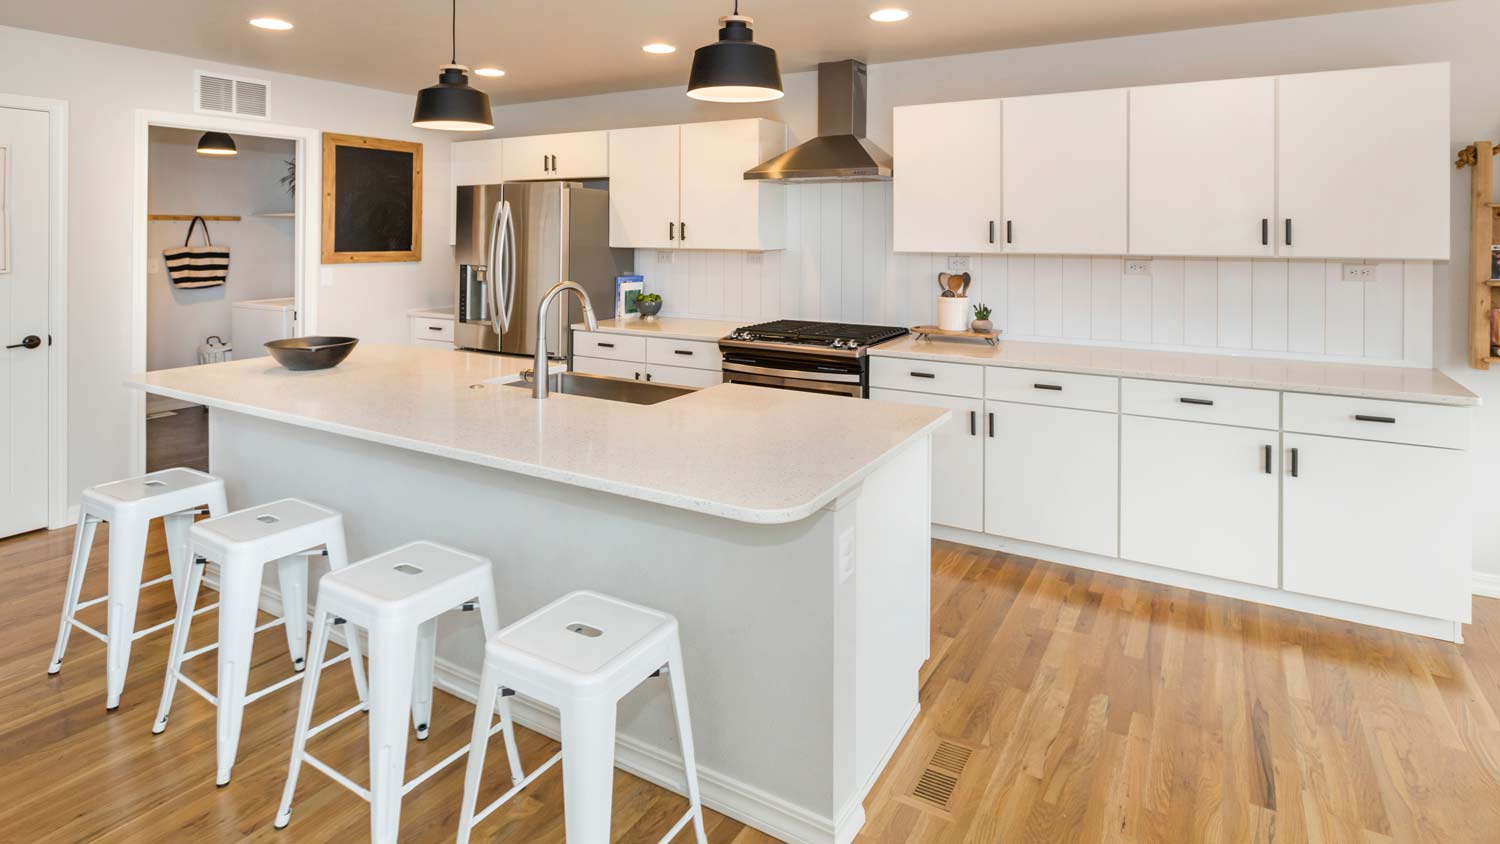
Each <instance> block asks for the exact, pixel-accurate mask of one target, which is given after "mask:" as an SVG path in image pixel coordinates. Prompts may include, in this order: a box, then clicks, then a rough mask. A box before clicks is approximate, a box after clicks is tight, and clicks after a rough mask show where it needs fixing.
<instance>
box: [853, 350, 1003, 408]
mask: <svg viewBox="0 0 1500 844" xmlns="http://www.w3.org/2000/svg"><path fill="white" fill-rule="evenodd" d="M870 386H871V387H881V388H884V389H887V390H911V391H913V392H917V393H940V394H942V395H945V396H969V397H971V398H976V399H977V398H980V397H981V396H983V395H984V367H982V366H975V365H973V364H966V363H937V362H935V361H929V360H907V359H905V358H872V359H871V360H870Z"/></svg>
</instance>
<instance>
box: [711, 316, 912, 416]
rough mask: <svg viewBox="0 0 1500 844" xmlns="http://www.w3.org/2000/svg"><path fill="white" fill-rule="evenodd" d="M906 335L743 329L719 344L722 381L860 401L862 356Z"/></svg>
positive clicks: (807, 325) (884, 329) (864, 379)
mask: <svg viewBox="0 0 1500 844" xmlns="http://www.w3.org/2000/svg"><path fill="white" fill-rule="evenodd" d="M906 333H907V330H906V329H905V328H895V327H890V326H881V325H855V324H852V323H840V322H808V321H806V320H796V319H781V320H776V321H775V322H763V323H760V324H759V325H747V326H745V327H744V328H739V329H736V330H734V331H732V332H730V334H729V336H728V337H725V338H724V339H722V340H720V341H719V351H720V352H721V353H722V354H723V356H724V381H725V382H726V383H731V384H754V385H756V386H761V387H777V388H780V389H783V390H799V391H802V392H810V393H831V394H835V395H841V396H852V397H854V398H864V397H866V396H867V395H869V389H870V372H869V362H868V360H867V358H866V352H867V351H868V350H869V348H870V347H871V346H874V345H876V344H877V343H884V342H885V341H887V340H893V339H895V338H897V337H900V336H902V335H904V334H906Z"/></svg>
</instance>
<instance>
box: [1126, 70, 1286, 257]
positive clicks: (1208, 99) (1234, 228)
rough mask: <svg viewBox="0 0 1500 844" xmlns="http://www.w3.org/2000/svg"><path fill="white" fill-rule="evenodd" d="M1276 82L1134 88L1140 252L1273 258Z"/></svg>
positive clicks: (1133, 248) (1133, 225) (1134, 211)
mask: <svg viewBox="0 0 1500 844" xmlns="http://www.w3.org/2000/svg"><path fill="white" fill-rule="evenodd" d="M1275 186H1276V79H1275V78H1274V77H1263V78H1259V79H1230V80H1225V81H1221V82H1190V83H1187V84H1183V85H1156V86H1153V87H1149V88H1132V89H1131V90H1130V246H1129V251H1130V252H1131V254H1135V255H1244V256H1251V257H1254V256H1269V255H1273V254H1275V246H1274V245H1273V244H1272V242H1271V238H1272V234H1273V233H1272V231H1271V228H1272V226H1273V225H1274V224H1275V217H1276V194H1275Z"/></svg>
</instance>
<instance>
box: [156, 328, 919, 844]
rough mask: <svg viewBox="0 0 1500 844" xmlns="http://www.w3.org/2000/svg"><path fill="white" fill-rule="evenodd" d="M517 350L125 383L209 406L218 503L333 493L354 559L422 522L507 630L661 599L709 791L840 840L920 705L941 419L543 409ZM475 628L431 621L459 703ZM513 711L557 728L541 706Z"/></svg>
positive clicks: (751, 395)
mask: <svg viewBox="0 0 1500 844" xmlns="http://www.w3.org/2000/svg"><path fill="white" fill-rule="evenodd" d="M527 365H528V362H527V361H522V360H518V359H514V358H500V357H495V356H490V355H481V354H473V353H467V352H449V351H443V350H439V349H428V348H413V347H401V346H378V345H362V346H360V347H359V348H357V349H356V350H355V351H354V353H353V354H352V355H351V356H350V358H349V359H348V360H347V361H345V362H344V363H343V364H342V365H341V366H339V367H338V368H336V369H332V370H325V371H321V372H290V371H287V370H285V369H282V368H281V367H279V366H277V365H276V364H275V363H274V361H271V360H270V359H268V358H256V359H250V360H243V361H234V362H230V363H223V364H214V365H209V366H198V367H189V368H184V369H177V370H165V371H159V372H152V373H148V374H145V375H140V376H136V377H134V378H132V379H131V380H130V383H131V385H132V386H135V387H138V388H141V389H144V390H146V391H148V392H151V393H155V394H159V395H164V396H170V397H174V398H180V399H184V400H187V401H193V402H196V403H199V404H203V405H206V406H208V407H209V408H210V409H211V414H210V429H209V431H210V433H209V437H210V467H211V470H212V471H213V472H214V473H215V474H216V475H219V476H221V477H222V478H223V479H224V481H225V484H226V486H227V489H228V492H229V495H230V504H231V506H232V507H243V506H249V505H251V504H254V503H258V502H263V501H267V500H271V499H275V498H280V497H286V496H295V497H301V498H306V499H309V500H312V501H316V502H319V503H322V504H325V505H327V506H330V507H334V508H336V509H338V510H340V511H342V512H343V513H344V516H345V525H346V529H347V531H348V534H349V536H348V539H349V545H350V550H351V553H352V554H353V555H354V556H355V558H360V557H363V556H367V555H370V554H373V553H376V552H378V551H381V550H384V549H387V548H390V547H393V546H396V545H399V544H401V543H404V542H409V541H412V540H416V539H430V540H435V541H439V542H445V543H448V544H451V545H454V546H457V547H460V548H464V549H467V550H471V551H474V552H476V553H480V554H484V555H486V556H488V557H489V558H490V559H491V560H493V561H494V563H495V568H496V581H497V584H498V591H499V594H498V596H497V597H498V602H499V607H500V610H501V615H502V622H509V621H513V620H515V619H518V618H520V617H521V616H522V615H524V614H526V613H527V612H529V611H531V610H532V609H534V608H536V607H539V606H541V605H543V604H545V603H546V602H548V601H550V600H552V599H554V598H556V597H558V596H559V595H562V594H564V593H566V592H569V591H572V590H574V589H584V588H588V589H597V590H599V591H602V592H606V593H611V594H615V595H618V596H620V597H622V598H625V599H627V600H631V601H637V602H640V603H642V604H645V605H647V606H652V607H657V608H659V609H662V610H665V611H667V612H671V613H673V614H674V615H676V616H677V618H678V620H679V621H680V623H681V630H682V638H683V651H684V659H685V663H686V674H687V682H688V687H689V694H690V700H691V705H692V718H693V727H694V733H695V742H696V744H697V751H698V762H699V775H700V779H701V783H702V790H703V797H704V802H705V804H706V805H708V806H710V807H712V808H714V809H717V810H719V811H721V812H724V813H725V814H728V815H730V816H732V817H735V818H737V819H739V820H742V821H744V822H746V823H749V824H750V825H752V826H755V827H757V828H760V829H762V830H764V831H766V832H768V833H770V834H771V835H774V836H776V837H778V838H781V839H783V840H786V841H795V842H819V844H823V843H824V842H828V843H829V844H832V843H833V842H838V844H843V842H848V841H850V840H852V839H853V837H854V834H855V833H856V832H857V831H858V830H859V828H860V826H861V824H862V823H863V820H864V812H863V808H862V806H861V800H862V799H863V797H864V794H865V793H866V791H867V790H868V788H869V786H870V785H871V784H872V783H873V781H874V778H875V777H876V776H877V775H878V774H879V772H880V771H881V769H882V768H883V767H884V765H885V762H886V760H887V758H888V757H889V754H890V753H891V752H892V751H893V750H894V748H895V746H896V744H897V743H898V742H899V741H900V739H901V737H902V736H903V735H904V733H905V731H906V729H907V727H908V726H909V725H910V723H911V720H912V719H913V718H914V717H915V715H916V711H917V673H918V669H919V667H920V665H921V664H922V662H923V661H924V660H925V659H926V657H927V653H928V577H929V568H928V566H929V563H928V559H929V540H930V532H931V528H930V521H931V518H930V506H929V500H930V489H929V485H930V477H931V475H930V462H929V461H930V448H931V444H930V440H931V435H932V432H933V431H934V430H935V429H937V428H938V427H939V426H940V425H941V424H942V423H943V422H944V421H945V420H946V418H947V415H948V414H947V412H946V411H942V410H934V409H930V408H922V407H915V406H906V405H897V404H887V403H883V402H865V401H848V400H844V399H839V398H833V397H828V396H818V395H805V394H801V393H794V392H788V391H781V390H770V389H763V388H756V387H748V386H741V385H733V384H725V385H720V386H716V387H712V388H709V389H706V390H702V391H698V392H694V393H689V394H687V395H683V396H681V397H678V398H674V399H671V400H669V401H666V402H662V403H660V404H655V405H650V406H642V405H634V404H628V403H624V402H615V401H605V400H600V399H593V398H585V397H581V396H575V395H566V394H553V395H552V397H550V398H548V399H546V400H544V401H537V400H535V399H533V398H532V397H531V394H530V392H529V391H528V390H524V389H518V388H516V387H507V386H504V383H503V382H505V381H507V380H514V379H515V378H516V377H517V375H518V374H519V372H520V370H521V369H522V368H525V367H526V366H527ZM477 626H478V625H477V620H476V619H472V618H469V617H466V616H464V615H462V614H460V613H457V612H455V613H451V614H450V615H449V616H448V617H445V618H444V620H443V622H442V624H441V625H440V632H439V644H438V659H439V666H438V675H439V683H440V685H441V686H442V687H443V688H445V689H447V690H449V691H451V692H454V693H455V694H458V695H460V696H462V697H465V698H467V699H470V700H472V699H473V697H474V694H475V690H476V687H477V673H478V667H479V662H480V657H481V653H482V650H481V644H480V637H479V636H478V635H477ZM517 719H518V720H519V721H520V722H521V723H523V724H524V725H527V726H530V727H533V728H535V729H538V730H540V731H542V732H544V733H548V734H550V735H553V736H556V735H557V734H558V730H557V722H556V716H555V713H552V712H548V711H546V710H544V709H542V708H541V707H539V706H532V705H527V704H526V702H525V701H522V703H521V705H520V706H518V707H517ZM678 758H679V757H678V753H677V749H676V747H675V739H674V738H673V737H672V731H671V719H670V708H669V707H668V706H667V699H666V696H665V692H664V689H662V688H659V687H658V686H656V685H653V684H647V685H644V686H642V687H640V688H638V689H636V691H635V692H633V693H632V694H631V695H630V696H628V697H627V698H626V699H625V700H624V701H623V702H622V704H621V706H620V712H619V727H618V741H617V760H618V764H619V765H620V767H622V768H624V769H626V770H629V771H632V772H634V773H637V774H639V775H641V776H644V777H645V778H647V779H650V780H652V781H654V782H656V783H658V784H660V785H663V786H665V787H667V788H671V789H673V790H679V791H680V789H681V785H680V784H679V779H680V776H681V773H680V765H679V764H678V761H677V760H678ZM535 761H537V760H523V763H525V764H528V765H529V764H532V763H534V762H535Z"/></svg>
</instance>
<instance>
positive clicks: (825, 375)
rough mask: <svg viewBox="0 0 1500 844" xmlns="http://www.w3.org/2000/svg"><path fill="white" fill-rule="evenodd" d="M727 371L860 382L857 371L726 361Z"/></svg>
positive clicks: (802, 378) (808, 379)
mask: <svg viewBox="0 0 1500 844" xmlns="http://www.w3.org/2000/svg"><path fill="white" fill-rule="evenodd" d="M724 371H725V372H743V373H745V374H747V375H769V376H771V377H772V378H789V379H791V380H793V381H827V382H830V383H834V384H858V383H859V382H860V377H859V373H857V372H809V371H806V370H802V369H773V368H771V367H767V366H751V365H750V364H748V363H739V362H736V361H728V360H726V361H724Z"/></svg>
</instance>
